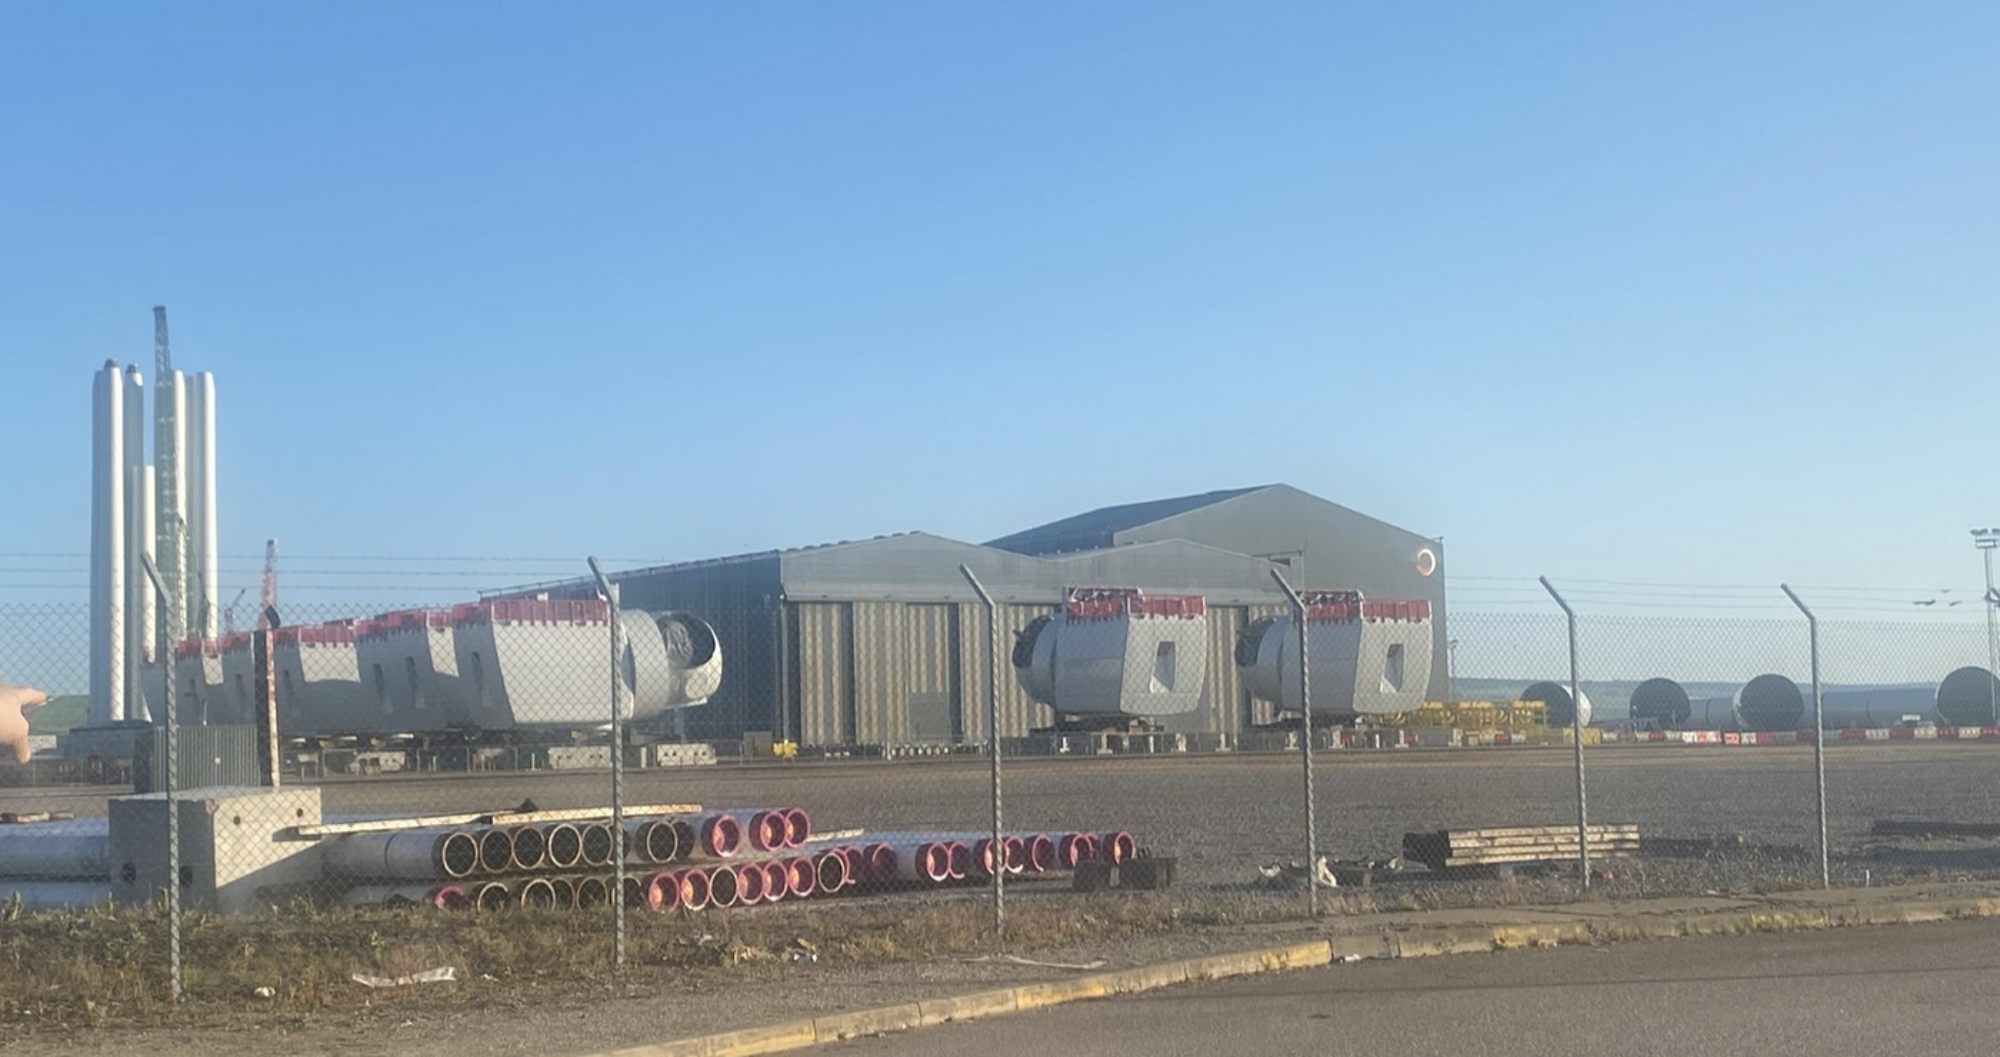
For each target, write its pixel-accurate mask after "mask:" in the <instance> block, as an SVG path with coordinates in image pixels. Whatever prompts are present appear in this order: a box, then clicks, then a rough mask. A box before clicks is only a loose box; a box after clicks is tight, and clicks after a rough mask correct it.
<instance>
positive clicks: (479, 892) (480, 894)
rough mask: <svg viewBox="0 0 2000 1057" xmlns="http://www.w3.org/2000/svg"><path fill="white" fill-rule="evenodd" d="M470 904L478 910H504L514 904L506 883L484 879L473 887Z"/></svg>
mask: <svg viewBox="0 0 2000 1057" xmlns="http://www.w3.org/2000/svg"><path fill="white" fill-rule="evenodd" d="M472 905H473V906H475V907H478V908H479V909H480V910H505V909H506V908H508V907H510V906H512V905H514V897H513V893H512V892H511V891H510V890H509V889H508V888H507V886H506V884H504V883H502V882H500V881H485V882H482V883H481V884H479V885H477V886H476V887H474V888H473V890H472Z"/></svg>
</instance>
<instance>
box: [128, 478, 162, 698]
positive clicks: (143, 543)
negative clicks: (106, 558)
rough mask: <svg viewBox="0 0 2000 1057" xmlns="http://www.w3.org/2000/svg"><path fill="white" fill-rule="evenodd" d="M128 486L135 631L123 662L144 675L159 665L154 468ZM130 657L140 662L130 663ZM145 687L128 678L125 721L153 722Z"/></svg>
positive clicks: (131, 580) (144, 684) (135, 676)
mask: <svg viewBox="0 0 2000 1057" xmlns="http://www.w3.org/2000/svg"><path fill="white" fill-rule="evenodd" d="M127 484H128V487H127V489H126V492H125V494H126V496H127V506H128V507H129V513H130V515H131V516H130V518H129V519H128V520H129V521H130V522H131V526H132V534H131V540H132V542H131V550H130V551H128V556H127V559H126V579H127V580H129V581H130V582H131V583H132V585H133V590H132V595H131V598H132V619H131V624H132V626H133V627H134V628H135V629H136V630H135V633H134V635H133V639H132V641H131V642H130V643H128V644H127V645H126V647H125V652H126V654H127V657H126V659H127V660H128V661H131V670H132V671H133V672H134V673H143V672H144V670H145V668H146V666H147V665H156V664H159V663H161V658H160V657H159V656H157V652H158V651H157V650H155V649H154V646H155V644H156V643H157V641H158V635H159V613H158V611H157V607H156V605H155V602H156V600H157V599H158V597H159V596H158V595H157V594H156V593H155V592H154V591H153V583H152V581H151V580H149V579H147V577H146V560H147V559H153V560H154V561H156V562H157V560H158V559H157V558H155V556H154V553H153V536H154V533H155V532H157V531H158V530H157V527H156V526H155V525H154V520H155V518H154V511H153V500H154V495H153V488H154V486H153V468H152V467H151V466H141V467H139V469H138V470H136V471H135V472H133V474H132V476H131V478H130V479H129V481H128V482H127ZM133 657H137V658H139V659H138V660H137V661H132V658H133ZM148 685H150V684H149V683H148V682H147V681H146V680H145V679H143V678H140V677H139V675H138V674H134V675H132V676H128V677H127V683H126V689H127V691H128V692H129V693H130V695H131V696H130V698H129V699H128V703H127V704H126V706H125V717H126V718H127V719H143V720H147V721H149V722H150V721H151V720H152V718H153V709H152V701H151V700H149V699H148V697H147V693H146V687H147V686H148ZM164 685H165V684H162V688H164Z"/></svg>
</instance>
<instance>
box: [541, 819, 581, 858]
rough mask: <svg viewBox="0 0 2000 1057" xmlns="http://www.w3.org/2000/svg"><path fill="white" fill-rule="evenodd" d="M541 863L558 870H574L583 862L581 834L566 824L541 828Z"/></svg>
mask: <svg viewBox="0 0 2000 1057" xmlns="http://www.w3.org/2000/svg"><path fill="white" fill-rule="evenodd" d="M542 838H543V841H544V843H543V848H544V852H543V861H544V862H546V863H547V864H548V865H549V866H551V867H553V868H555V869H558V870H574V869H576V867H577V864H578V863H581V862H582V861H583V833H582V832H581V831H579V830H578V829H577V828H576V827H575V826H573V825H571V824H569V823H567V822H557V823H553V824H551V825H548V826H544V827H543V828H542Z"/></svg>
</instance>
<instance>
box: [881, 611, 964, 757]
mask: <svg viewBox="0 0 2000 1057" xmlns="http://www.w3.org/2000/svg"><path fill="white" fill-rule="evenodd" d="M960 608H961V607H960V606H956V605H949V604H943V605H940V604H924V605H909V606H904V607H902V612H901V614H900V616H901V618H902V625H903V627H902V632H903V638H902V645H903V653H904V656H903V664H902V665H901V666H900V667H901V668H902V670H903V671H904V672H905V673H906V678H907V680H908V682H907V683H906V685H905V686H904V687H903V694H902V697H901V699H900V700H901V710H902V712H903V725H904V732H905V733H904V737H905V738H907V739H908V740H910V741H915V742H941V741H958V740H959V739H960V731H961V729H962V726H963V724H962V722H961V717H962V716H963V715H964V709H963V705H964V702H965V694H964V692H963V691H964V687H965V678H964V675H965V673H964V668H963V654H964V653H965V650H964V649H963V648H962V646H963V644H962V641H961V637H960V628H961V626H962V625H963V624H965V623H968V622H964V621H961V620H960V614H959V610H960ZM978 623H979V624H982V625H983V624H984V623H985V622H984V621H983V620H982V621H978ZM974 634H975V635H976V634H977V633H976V632H975V633H974Z"/></svg>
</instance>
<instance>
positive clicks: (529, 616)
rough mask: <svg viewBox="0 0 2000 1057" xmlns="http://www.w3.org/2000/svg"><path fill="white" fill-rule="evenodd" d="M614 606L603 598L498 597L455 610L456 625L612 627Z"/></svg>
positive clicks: (453, 621)
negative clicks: (574, 625) (577, 599)
mask: <svg viewBox="0 0 2000 1057" xmlns="http://www.w3.org/2000/svg"><path fill="white" fill-rule="evenodd" d="M610 621H611V606H610V605H609V604H607V603H606V602H605V601H604V600H603V599H601V598H589V599H582V600H579V601H561V602H557V601H550V600H548V599H545V598H496V599H492V600H490V601H486V602H470V603H467V604H465V605H461V606H458V607H456V608H454V609H453V610H452V611H451V622H452V623H453V624H608V623H610Z"/></svg>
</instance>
